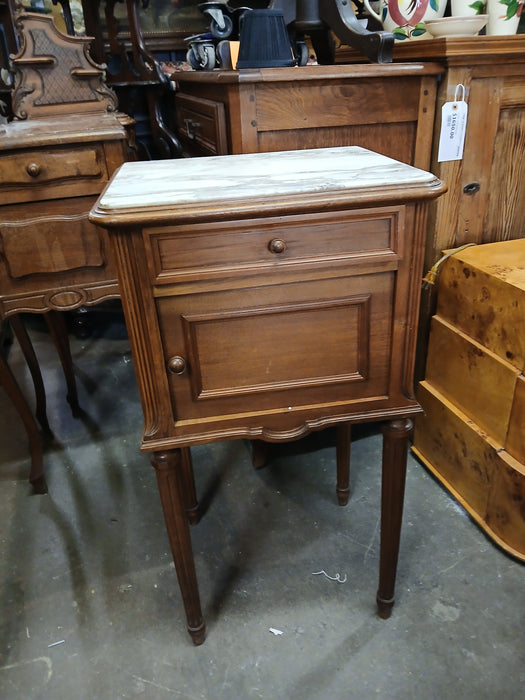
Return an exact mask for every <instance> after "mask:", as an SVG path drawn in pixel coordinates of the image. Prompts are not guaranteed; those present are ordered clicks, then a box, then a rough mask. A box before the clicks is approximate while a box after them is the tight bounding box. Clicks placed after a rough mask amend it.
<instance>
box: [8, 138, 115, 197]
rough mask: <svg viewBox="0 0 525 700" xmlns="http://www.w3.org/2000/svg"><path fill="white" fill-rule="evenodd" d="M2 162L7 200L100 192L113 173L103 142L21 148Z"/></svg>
mask: <svg viewBox="0 0 525 700" xmlns="http://www.w3.org/2000/svg"><path fill="white" fill-rule="evenodd" d="M1 163H2V167H1V168H0V188H1V191H2V197H3V199H4V202H5V201H13V202H16V201H40V200H44V199H54V198H58V197H61V196H64V195H66V194H67V195H74V194H98V193H99V192H100V190H101V188H102V185H103V183H104V182H106V181H107V180H108V177H109V175H108V172H107V167H106V161H105V156H104V150H103V147H102V146H101V145H100V144H92V145H89V146H75V147H71V146H68V147H67V148H66V147H64V148H57V147H53V148H41V149H28V150H20V151H18V152H11V153H9V154H6V155H2V161H1ZM66 189H67V192H66Z"/></svg>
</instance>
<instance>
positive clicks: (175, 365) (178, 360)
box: [168, 355, 186, 374]
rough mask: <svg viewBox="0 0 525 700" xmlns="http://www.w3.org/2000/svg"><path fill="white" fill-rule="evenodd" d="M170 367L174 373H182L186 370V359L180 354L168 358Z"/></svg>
mask: <svg viewBox="0 0 525 700" xmlns="http://www.w3.org/2000/svg"><path fill="white" fill-rule="evenodd" d="M168 369H169V371H170V372H171V373H172V374H182V373H183V372H184V371H185V370H186V360H185V359H184V358H183V357H181V356H180V355H175V357H171V358H170V359H169V360H168Z"/></svg>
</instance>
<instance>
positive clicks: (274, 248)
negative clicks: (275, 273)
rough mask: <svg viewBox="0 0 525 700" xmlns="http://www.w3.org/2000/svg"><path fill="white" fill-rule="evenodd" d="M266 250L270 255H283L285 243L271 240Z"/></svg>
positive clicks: (277, 239)
mask: <svg viewBox="0 0 525 700" xmlns="http://www.w3.org/2000/svg"><path fill="white" fill-rule="evenodd" d="M268 248H269V250H270V252H271V253H277V254H278V253H284V251H285V250H286V243H285V241H283V240H281V239H280V238H272V240H271V241H270V242H269V243H268Z"/></svg>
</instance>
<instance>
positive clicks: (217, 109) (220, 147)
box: [175, 95, 228, 156]
mask: <svg viewBox="0 0 525 700" xmlns="http://www.w3.org/2000/svg"><path fill="white" fill-rule="evenodd" d="M175 122H176V130H177V134H178V136H179V138H180V139H181V141H182V142H183V144H184V147H185V150H186V152H187V154H188V155H197V154H198V155H212V156H214V155H215V156H221V155H226V154H227V153H228V139H227V135H226V117H225V111H224V105H223V104H222V102H214V101H213V100H207V99H205V98H203V97H191V96H190V95H177V97H176V98H175Z"/></svg>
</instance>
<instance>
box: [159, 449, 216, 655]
mask: <svg viewBox="0 0 525 700" xmlns="http://www.w3.org/2000/svg"><path fill="white" fill-rule="evenodd" d="M151 464H152V466H153V467H154V468H155V473H156V475H157V484H158V487H159V494H160V500H161V504H162V510H163V512H164V520H165V521H166V529H167V531H168V537H169V541H170V546H171V553H172V555H173V562H174V564H175V570H176V572H177V578H178V580H179V587H180V592H181V595H182V601H183V603H184V609H185V611H186V620H187V627H188V632H189V633H190V636H191V638H192V640H193V643H194V644H195V645H198V644H202V643H203V642H204V639H205V636H206V627H205V624H204V618H203V616H202V612H201V604H200V599H199V587H198V584H197V574H196V572H195V562H194V560H193V550H192V547H191V538H190V529H189V525H188V518H187V516H186V501H185V494H184V493H183V481H184V480H183V478H182V474H181V472H182V471H183V466H182V455H181V450H180V449H176V450H169V451H167V452H155V453H154V454H153V455H152V457H151Z"/></svg>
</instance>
